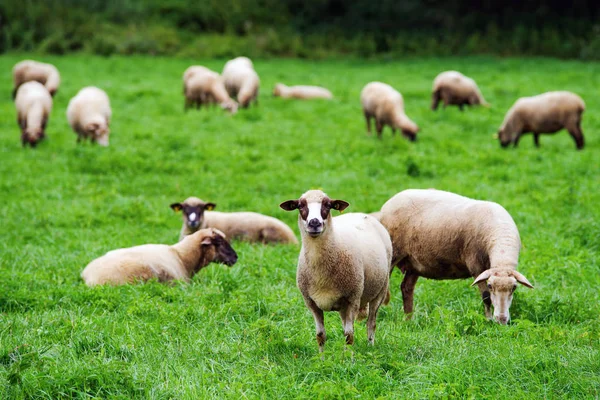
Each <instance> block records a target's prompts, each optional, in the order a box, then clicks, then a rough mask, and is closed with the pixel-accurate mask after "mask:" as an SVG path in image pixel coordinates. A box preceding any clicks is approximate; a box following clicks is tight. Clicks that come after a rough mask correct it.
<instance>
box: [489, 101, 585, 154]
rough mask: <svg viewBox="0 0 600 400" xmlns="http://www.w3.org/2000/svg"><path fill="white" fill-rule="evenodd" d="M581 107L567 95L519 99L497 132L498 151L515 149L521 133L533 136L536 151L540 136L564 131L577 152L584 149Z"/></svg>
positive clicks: (583, 104)
mask: <svg viewBox="0 0 600 400" xmlns="http://www.w3.org/2000/svg"><path fill="white" fill-rule="evenodd" d="M584 110H585V103H584V102H583V100H582V99H581V97H579V96H577V95H576V94H575V93H571V92H564V91H563V92H547V93H543V94H540V95H537V96H533V97H521V98H520V99H518V100H517V101H516V102H515V104H514V105H513V106H512V107H511V108H510V110H508V113H506V116H505V117H504V122H502V126H501V127H500V130H499V131H498V139H500V144H501V145H502V147H506V146H508V145H509V144H511V143H512V144H513V145H514V147H517V145H518V144H519V139H520V138H521V135H523V134H524V133H530V132H531V133H533V140H534V143H535V145H536V147H539V145H540V139H539V136H540V134H542V133H556V132H558V131H560V130H561V129H563V128H565V129H566V130H567V131H569V133H570V134H571V136H572V137H573V140H575V144H576V145H577V149H578V150H581V149H583V146H584V140H583V131H582V130H581V117H582V114H583V111H584Z"/></svg>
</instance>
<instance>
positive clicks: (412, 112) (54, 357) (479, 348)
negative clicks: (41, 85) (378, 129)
mask: <svg viewBox="0 0 600 400" xmlns="http://www.w3.org/2000/svg"><path fill="white" fill-rule="evenodd" d="M23 58H36V56H35V55H31V54H17V55H4V56H2V57H0V71H4V72H3V76H4V79H2V80H1V81H0V93H1V94H2V96H0V157H1V161H0V204H1V207H0V220H1V221H2V230H1V232H0V272H1V275H0V398H2V399H4V398H7V399H8V398H17V399H19V398H46V399H57V398H89V397H95V396H97V397H101V398H121V399H129V398H147V399H171V398H172V399H199V398H236V399H237V398H340V399H341V398H344V399H347V398H358V397H361V398H376V397H381V398H440V397H441V398H452V397H461V398H511V399H512V398H569V399H572V398H598V397H599V396H600V316H599V311H600V310H599V304H600V290H599V288H600V274H599V270H600V190H599V186H600V185H599V184H600V135H599V132H600V117H599V114H598V112H597V110H599V109H600V96H599V95H598V87H600V64H596V63H581V62H569V61H557V60H550V59H495V58H462V59H458V58H456V59H452V58H450V59H415V60H404V61H393V62H392V61H389V62H385V61H381V62H375V61H370V62H363V61H360V60H339V61H328V62H321V63H313V62H304V61H295V60H270V61H261V60H256V61H255V67H256V69H257V71H258V73H259V74H260V76H261V79H262V92H261V96H260V105H259V106H258V107H257V108H251V109H249V110H241V111H240V112H239V113H238V114H237V115H235V116H233V117H231V116H229V115H227V114H225V113H224V112H222V111H221V110H220V109H217V108H214V109H211V110H206V109H204V110H200V111H193V112H188V113H187V114H184V113H183V97H182V95H181V75H182V73H183V71H184V69H185V68H186V67H187V66H189V65H191V64H194V63H195V64H204V65H206V66H208V67H211V68H213V69H215V70H218V71H220V70H221V68H222V66H223V64H224V62H225V60H191V59H189V60H185V59H166V58H151V57H130V58H121V57H115V58H96V57H86V56H83V55H80V56H79V55H78V56H69V57H44V58H42V59H43V60H45V61H48V62H52V63H54V64H55V65H56V66H57V67H58V68H59V70H60V71H61V74H62V85H61V88H60V90H59V92H58V94H57V96H56V98H55V103H54V110H53V111H52V115H51V117H50V121H49V125H48V129H47V134H48V140H47V141H46V142H44V143H42V144H41V145H40V146H38V148H37V149H34V150H32V149H29V148H27V149H22V148H21V145H20V141H19V136H20V134H19V131H18V127H17V124H16V114H15V110H14V105H13V103H12V102H11V100H10V92H11V79H10V70H11V68H12V66H13V65H14V64H15V63H16V62H17V61H19V60H21V59H23ZM447 69H458V70H460V71H462V72H464V73H465V74H467V75H470V76H472V77H474V78H475V79H476V80H477V81H478V83H479V85H480V88H481V89H482V91H483V94H484V96H485V97H486V99H487V100H488V101H489V102H490V103H491V104H492V107H491V108H490V109H484V108H479V109H468V110H466V111H465V112H460V111H459V110H458V109H457V108H449V109H446V110H438V111H437V112H432V111H431V110H430V109H429V104H430V90H431V82H432V80H433V78H434V77H435V75H436V74H437V73H438V72H440V71H442V70H447ZM373 80H381V81H385V82H387V83H389V84H391V85H392V86H394V87H396V88H398V89H399V90H400V91H401V92H402V93H403V94H404V97H405V102H406V110H407V113H408V115H409V116H410V117H411V118H412V119H413V120H414V121H415V122H416V123H417V124H419V126H420V128H421V132H420V133H419V140H418V142H416V143H410V142H408V141H407V140H405V139H403V138H401V137H399V136H396V137H392V136H391V132H390V131H389V130H385V131H384V137H383V139H382V140H377V139H376V138H374V137H368V136H366V135H365V126H364V121H363V117H362V113H361V110H360V104H359V100H358V98H359V93H360V90H361V89H362V87H363V86H364V85H365V84H366V83H367V82H369V81H373ZM278 81H283V82H286V83H290V84H295V83H302V84H321V85H325V86H327V87H329V88H330V89H331V90H332V91H333V93H334V94H335V96H336V99H335V100H334V101H332V102H330V103H329V102H323V101H314V102H298V101H285V100H281V99H276V98H273V97H272V96H271V94H270V93H271V89H272V87H273V86H274V84H275V83H276V82H278ZM91 84H93V85H96V86H99V87H101V88H104V89H105V90H106V91H107V92H108V94H109V96H110V97H111V103H112V108H113V123H112V135H111V146H110V147H109V148H100V147H94V146H91V145H89V144H86V145H82V146H77V145H76V143H75V139H76V136H75V134H74V133H73V132H72V131H71V130H70V129H69V127H68V124H67V121H66V116H65V111H66V106H67V103H68V100H69V99H70V98H71V97H72V96H74V95H75V94H76V92H77V91H78V90H79V89H80V88H81V87H83V86H86V85H91ZM555 89H566V90H572V91H575V92H577V93H579V94H580V95H581V96H582V97H583V98H584V100H585V101H586V104H587V111H586V113H585V114H584V121H583V130H584V133H585V134H586V149H585V150H583V151H581V152H578V151H576V150H575V144H574V142H573V141H572V139H571V138H570V136H569V135H568V134H567V133H566V132H561V133H559V134H557V135H554V136H542V137H541V148H539V149H536V148H535V147H534V146H533V138H532V137H531V136H526V137H524V138H523V139H522V140H521V143H520V146H519V148H518V149H512V148H511V149H501V148H500V146H499V144H498V142H497V140H494V139H493V138H492V134H493V133H495V132H496V131H497V128H498V127H499V125H500V123H501V122H502V119H503V116H504V113H505V111H506V110H507V109H508V108H509V107H510V106H511V105H512V103H513V102H514V101H515V99H516V98H518V97H520V96H526V95H533V94H538V93H540V92H544V91H548V90H555ZM429 187H435V188H438V189H444V190H449V191H453V192H457V193H460V194H463V195H466V196H470V197H475V198H479V199H486V200H493V201H496V202H498V203H500V204H502V205H503V206H504V207H505V208H506V209H507V210H508V211H509V212H510V213H511V214H512V216H513V218H514V219H515V221H516V223H517V225H518V226H519V229H520V232H521V237H522V241H523V250H522V252H521V258H520V265H519V269H520V271H521V272H523V273H524V274H525V276H527V277H528V278H529V280H530V281H531V282H532V283H533V284H534V286H535V290H528V289H526V288H523V287H521V288H519V290H518V291H517V292H516V294H515V299H514V302H513V306H512V308H511V316H512V318H513V320H512V322H511V323H510V325H508V326H500V325H497V324H494V323H491V322H488V321H487V320H486V319H485V317H484V314H483V305H482V303H481V300H480V297H479V294H478V290H477V289H476V288H471V287H469V285H470V283H471V282H470V281H469V280H460V281H432V280H425V279H422V280H420V281H419V283H418V284H417V290H416V294H415V315H414V318H413V319H412V320H411V321H406V320H405V319H404V315H403V313H402V299H401V295H400V291H399V284H400V280H401V274H400V273H399V272H396V273H395V274H394V275H393V276H392V295H393V298H392V302H391V303H390V305H389V306H388V307H385V308H383V309H382V311H381V312H380V314H379V319H378V331H377V340H376V344H375V346H374V347H368V346H367V344H366V342H367V340H366V328H365V324H364V323H363V322H361V323H357V334H356V344H355V348H354V353H355V360H354V362H352V361H351V360H350V359H348V357H347V355H346V356H345V355H344V352H343V348H344V345H343V343H344V337H343V332H342V327H341V323H340V321H339V317H338V316H337V314H335V313H328V314H327V315H326V318H325V325H326V328H327V332H328V339H329V340H328V342H327V346H326V352H325V357H324V360H323V361H321V360H320V359H319V356H318V350H317V344H316V342H315V340H314V324H313V320H312V316H311V315H310V313H309V311H308V310H307V309H306V308H305V306H304V303H303V301H302V297H301V295H300V293H299V291H298V290H297V288H296V285H295V270H296V260H297V256H298V252H299V247H296V246H262V245H250V244H246V243H237V242H236V243H234V247H235V248H236V250H237V251H238V254H239V255H240V258H239V261H238V263H237V264H236V265H235V266H233V267H232V268H228V267H225V266H220V265H211V266H209V267H207V268H206V269H205V270H203V271H201V272H200V273H199V274H198V275H197V276H196V277H195V278H194V279H193V282H192V283H191V284H176V285H173V286H165V285H161V284H159V283H156V282H151V283H149V284H145V285H137V286H124V287H99V288H94V289H90V288H88V287H86V286H85V285H84V284H83V283H82V281H81V279H80V278H79V274H80V272H81V270H82V269H83V267H84V266H85V265H86V264H87V263H88V262H89V261H90V260H92V259H93V258H95V257H98V256H100V255H102V254H104V253H105V252H106V251H108V250H111V249H115V248H120V247H128V246H133V245H137V244H143V243H174V242H175V241H176V240H177V237H178V233H179V229H180V226H181V220H180V216H179V215H177V214H174V213H173V212H172V210H171V209H170V208H169V204H170V203H172V202H175V201H181V200H183V199H184V198H186V197H188V196H191V195H196V196H199V197H201V198H202V199H204V200H207V201H212V202H215V203H217V209H218V210H220V211H236V210H252V211H258V212H262V213H265V214H270V215H273V216H276V217H278V218H281V219H282V220H284V221H285V222H287V223H288V224H289V225H291V226H292V227H293V229H294V231H295V232H296V233H298V228H297V225H296V218H297V217H296V215H297V214H296V213H286V212H284V211H282V210H280V209H279V207H278V205H279V203H280V202H281V201H284V200H288V199H291V198H297V197H298V196H299V195H300V194H302V193H303V192H304V191H305V190H307V189H309V188H322V189H323V190H325V191H326V192H327V193H328V194H329V195H330V196H331V197H334V198H340V199H344V200H346V201H348V202H349V203H350V208H349V209H348V212H350V211H361V212H370V211H375V210H377V209H379V207H380V206H381V205H382V204H383V203H384V202H385V201H386V200H387V199H388V198H390V197H391V196H392V195H394V194H395V193H397V192H399V191H401V190H403V189H406V188H429Z"/></svg>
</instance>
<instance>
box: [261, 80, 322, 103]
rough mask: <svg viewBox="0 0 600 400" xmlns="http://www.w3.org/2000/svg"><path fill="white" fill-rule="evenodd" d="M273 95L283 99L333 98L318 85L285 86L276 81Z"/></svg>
mask: <svg viewBox="0 0 600 400" xmlns="http://www.w3.org/2000/svg"><path fill="white" fill-rule="evenodd" d="M273 96H275V97H282V98H284V99H301V100H308V99H327V100H330V99H332V98H333V95H332V94H331V92H330V91H329V90H327V89H325V88H324V87H320V86H305V85H299V86H286V85H284V84H283V83H278V84H276V85H275V88H274V89H273Z"/></svg>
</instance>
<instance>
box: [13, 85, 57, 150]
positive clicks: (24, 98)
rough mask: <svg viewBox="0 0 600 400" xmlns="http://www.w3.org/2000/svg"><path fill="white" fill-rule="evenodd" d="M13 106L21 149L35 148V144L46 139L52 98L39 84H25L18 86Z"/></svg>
mask: <svg viewBox="0 0 600 400" xmlns="http://www.w3.org/2000/svg"><path fill="white" fill-rule="evenodd" d="M15 106H16V107H17V123H18V124H19V128H21V143H22V144H23V147H25V146H26V145H27V144H29V145H30V146H31V147H35V146H37V143H38V142H39V141H40V140H42V139H44V138H45V137H46V123H47V122H48V116H49V115H50V111H52V96H50V93H48V90H47V89H46V88H45V87H44V85H42V84H41V83H39V82H36V81H31V82H27V83H24V84H22V85H21V86H19V90H17V97H16V99H15Z"/></svg>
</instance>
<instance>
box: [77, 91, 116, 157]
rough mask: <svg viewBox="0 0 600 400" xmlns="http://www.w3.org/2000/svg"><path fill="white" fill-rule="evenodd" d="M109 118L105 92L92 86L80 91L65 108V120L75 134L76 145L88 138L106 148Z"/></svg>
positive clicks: (110, 114) (108, 105)
mask: <svg viewBox="0 0 600 400" xmlns="http://www.w3.org/2000/svg"><path fill="white" fill-rule="evenodd" d="M111 116H112V111H111V109H110V102H109V100H108V96H107V94H106V92H104V90H102V89H98V88H97V87H94V86H88V87H85V88H83V89H81V90H80V91H79V93H77V95H76V96H75V97H73V98H72V99H71V101H69V106H68V107H67V120H68V121H69V125H71V128H72V129H73V130H74V131H75V133H76V134H77V143H79V142H81V141H82V140H85V139H86V138H89V139H90V141H91V142H92V143H98V144H99V145H100V146H108V144H109V140H108V136H109V135H110V118H111Z"/></svg>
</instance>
